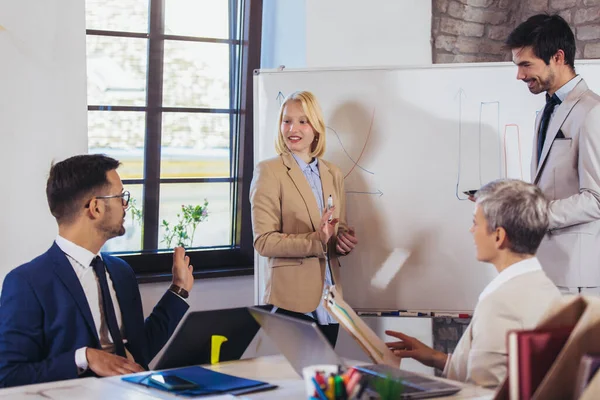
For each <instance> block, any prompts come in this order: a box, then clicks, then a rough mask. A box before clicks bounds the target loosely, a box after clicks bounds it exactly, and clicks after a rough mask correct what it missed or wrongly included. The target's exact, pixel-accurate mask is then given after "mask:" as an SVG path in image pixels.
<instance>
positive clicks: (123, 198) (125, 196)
mask: <svg viewBox="0 0 600 400" xmlns="http://www.w3.org/2000/svg"><path fill="white" fill-rule="evenodd" d="M117 197H120V198H121V201H122V203H123V207H127V206H129V199H130V198H131V193H129V191H127V190H126V191H124V192H123V193H121V194H115V195H112V196H94V198H95V199H114V198H117ZM89 206H90V203H88V204H86V207H89Z"/></svg>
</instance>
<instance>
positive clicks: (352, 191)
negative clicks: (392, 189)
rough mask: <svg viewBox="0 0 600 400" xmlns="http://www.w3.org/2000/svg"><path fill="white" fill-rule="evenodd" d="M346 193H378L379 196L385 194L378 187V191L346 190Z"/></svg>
mask: <svg viewBox="0 0 600 400" xmlns="http://www.w3.org/2000/svg"><path fill="white" fill-rule="evenodd" d="M346 194H377V195H379V196H378V197H381V196H383V192H382V191H381V190H379V189H377V191H376V192H359V191H356V190H346Z"/></svg>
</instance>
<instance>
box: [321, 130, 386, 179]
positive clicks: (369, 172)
mask: <svg viewBox="0 0 600 400" xmlns="http://www.w3.org/2000/svg"><path fill="white" fill-rule="evenodd" d="M325 128H326V129H329V130H331V131H332V132H333V133H334V134H335V136H336V137H337V140H338V142H340V146H342V150H343V151H344V153H345V154H346V156H348V158H349V159H350V161H352V163H353V164H354V165H356V166H357V167H358V168H360V169H362V170H363V171H365V172H366V173H368V174H371V175H374V173H373V172H371V171H369V170H368V169H366V168H365V167H363V166H361V165H358V160H357V161H354V159H353V158H352V156H351V155H350V154H349V153H348V151H347V150H346V148H345V147H344V144H343V143H342V139H341V138H340V135H339V134H338V133H337V131H336V130H335V129H333V128H332V127H330V126H326V127H325Z"/></svg>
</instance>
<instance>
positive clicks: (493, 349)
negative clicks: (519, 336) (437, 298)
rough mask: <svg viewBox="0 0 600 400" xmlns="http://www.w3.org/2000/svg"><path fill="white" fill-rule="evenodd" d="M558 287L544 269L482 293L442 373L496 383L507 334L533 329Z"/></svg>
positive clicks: (499, 379)
mask: <svg viewBox="0 0 600 400" xmlns="http://www.w3.org/2000/svg"><path fill="white" fill-rule="evenodd" d="M560 298H561V295H560V292H559V290H558V289H557V288H556V286H555V285H554V284H553V283H552V281H551V280H550V279H549V278H548V277H547V276H546V274H545V273H544V272H543V271H539V270H538V271H535V272H528V273H525V274H522V275H518V276H516V277H514V278H512V279H510V280H508V281H506V282H504V283H503V284H502V285H501V286H499V287H498V288H497V289H496V290H495V291H493V292H492V293H490V294H488V295H487V296H485V297H484V298H483V299H481V301H480V302H479V303H478V304H477V306H475V311H474V312H473V319H472V320H471V323H470V324H469V325H468V327H467V329H466V330H465V332H464V333H463V335H462V337H461V338H460V341H459V342H458V344H457V346H456V349H454V352H453V354H452V355H451V358H450V361H449V362H447V364H446V368H445V369H444V376H445V377H447V378H449V379H454V380H457V381H461V382H468V383H474V384H476V385H480V386H498V385H499V384H501V383H502V381H503V380H504V377H505V376H506V365H507V362H508V352H507V348H506V334H507V333H508V331H511V330H513V329H533V328H534V327H535V326H536V325H537V324H538V322H539V321H540V320H541V319H542V317H543V316H544V313H545V312H546V310H547V309H548V308H549V307H550V305H551V303H553V302H554V301H555V300H558V299H560Z"/></svg>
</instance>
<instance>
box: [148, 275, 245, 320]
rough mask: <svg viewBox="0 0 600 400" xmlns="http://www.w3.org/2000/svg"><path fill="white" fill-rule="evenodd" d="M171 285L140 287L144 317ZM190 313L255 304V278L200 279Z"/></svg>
mask: <svg viewBox="0 0 600 400" xmlns="http://www.w3.org/2000/svg"><path fill="white" fill-rule="evenodd" d="M169 286H170V283H167V282H164V283H162V282H161V283H144V284H142V285H140V293H141V295H142V303H143V306H144V316H146V317H147V316H148V315H150V313H151V312H152V309H153V308H154V306H155V305H156V303H158V301H159V300H160V298H161V297H162V296H163V295H164V294H165V291H166V290H167V289H168V288H169ZM189 304H190V309H189V311H200V310H214V309H217V308H233V307H244V306H250V305H253V304H254V277H252V276H239V277H233V278H220V279H200V280H196V281H195V282H194V287H193V288H192V291H191V292H190V297H189Z"/></svg>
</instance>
